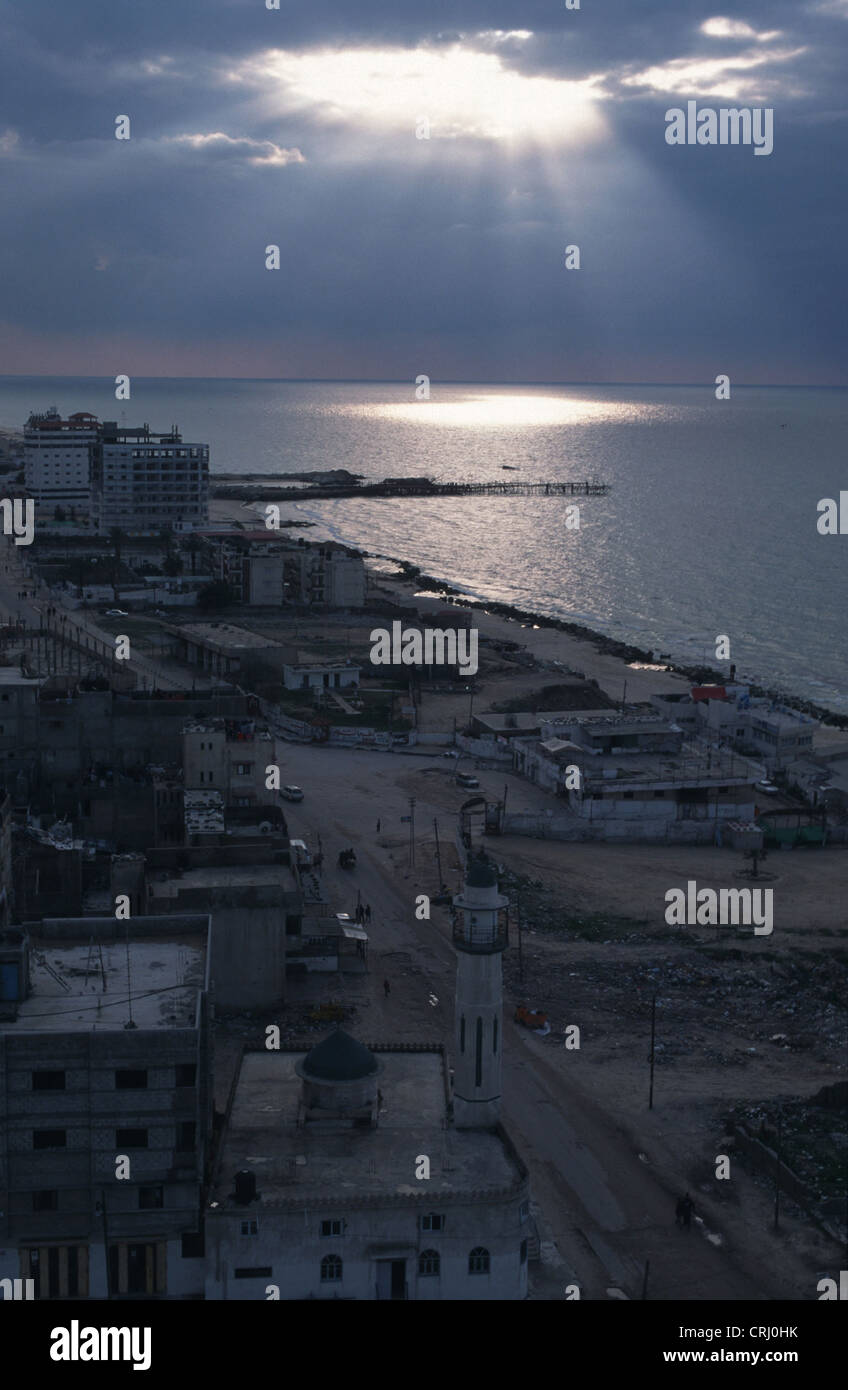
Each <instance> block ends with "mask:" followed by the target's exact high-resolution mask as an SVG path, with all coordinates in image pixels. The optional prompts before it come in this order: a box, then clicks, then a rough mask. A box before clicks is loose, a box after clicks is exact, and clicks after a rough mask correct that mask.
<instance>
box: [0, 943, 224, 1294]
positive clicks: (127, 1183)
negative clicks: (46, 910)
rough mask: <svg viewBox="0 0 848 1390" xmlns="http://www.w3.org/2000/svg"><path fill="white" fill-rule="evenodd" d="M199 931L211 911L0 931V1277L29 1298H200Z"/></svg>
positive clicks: (206, 1088) (203, 1020) (206, 1057)
mask: <svg viewBox="0 0 848 1390" xmlns="http://www.w3.org/2000/svg"><path fill="white" fill-rule="evenodd" d="M127 931H128V932H129V945H128V946H127V942H126V939H125V934H126V932H127ZM209 944H210V919H209V917H208V916H186V917H171V918H168V917H164V918H159V919H155V920H154V919H148V920H147V921H146V922H144V921H139V922H135V923H128V924H124V923H120V922H117V921H116V920H115V919H114V918H96V917H86V918H80V919H76V920H74V919H49V920H44V921H42V922H41V923H40V924H30V925H29V926H27V927H25V928H13V929H7V930H6V932H5V934H4V938H3V940H2V942H0V1278H3V1277H10V1278H24V1279H33V1280H34V1281H35V1292H36V1297H38V1298H51V1299H63V1298H68V1299H84V1298H101V1299H102V1298H113V1299H121V1298H133V1297H146V1298H157V1297H171V1298H179V1297H200V1296H202V1290H203V1268H204V1263H203V1246H202V1237H201V1227H200V1223H199V1218H200V1206H201V1192H202V1186H203V1180H204V1170H205V1167H206V1162H207V1144H208V1141H209V1136H210V1135H211V1132H212V1072H211V1051H210V1035H209ZM47 953H49V957H50V961H49V964H48V962H47V959H46V955H47Z"/></svg>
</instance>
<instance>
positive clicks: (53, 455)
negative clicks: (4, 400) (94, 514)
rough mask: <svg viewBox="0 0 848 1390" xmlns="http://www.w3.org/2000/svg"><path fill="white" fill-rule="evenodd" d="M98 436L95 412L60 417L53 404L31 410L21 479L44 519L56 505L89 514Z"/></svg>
mask: <svg viewBox="0 0 848 1390" xmlns="http://www.w3.org/2000/svg"><path fill="white" fill-rule="evenodd" d="M99 439H100V425H99V422H98V420H97V417H96V416H95V415H89V414H87V413H86V412H85V411H78V412H77V413H76V414H74V415H71V416H69V417H68V419H67V420H63V419H62V417H61V415H60V414H59V412H58V411H57V410H56V407H55V406H51V407H50V409H49V410H46V411H44V412H43V413H42V414H38V413H36V412H33V414H31V415H30V417H29V419H28V420H27V422H26V425H25V426H24V479H25V484H26V490H27V494H28V495H29V496H30V497H32V498H33V500H34V501H35V504H36V509H37V511H41V512H42V514H43V515H44V517H45V519H46V520H48V521H49V520H50V519H52V517H53V513H54V512H55V509H56V507H62V508H63V509H64V510H65V512H67V513H70V510H71V508H73V510H74V512H75V513H76V514H78V520H80V521H82V520H85V519H87V518H88V516H89V514H90V511H91V503H92V477H93V473H94V469H95V460H96V457H97V450H98V447H99Z"/></svg>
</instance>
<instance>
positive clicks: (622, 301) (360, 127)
mask: <svg viewBox="0 0 848 1390" xmlns="http://www.w3.org/2000/svg"><path fill="white" fill-rule="evenodd" d="M584 5H585V7H584V8H583V9H582V10H581V11H579V12H576V11H566V10H565V9H564V8H562V9H560V8H559V7H557V6H556V5H554V4H552V3H550V0H545V2H544V3H537V0H526V2H525V0H523V3H522V4H521V5H520V6H517V5H515V4H514V3H512V4H506V3H504V4H496V3H490V2H486V3H484V0H479V3H478V0H465V3H459V4H457V3H451V4H439V3H428V4H427V5H426V6H419V5H417V4H402V3H397V0H395V3H382V2H380V3H378V2H377V0H365V3H363V4H361V5H358V6H350V5H348V4H344V5H343V4H341V3H339V4H338V5H329V4H320V3H319V4H305V5H300V6H293V5H291V4H289V3H288V0H285V3H284V9H283V10H282V11H280V12H275V11H266V9H265V8H264V5H263V3H262V0H228V2H227V0H213V2H212V3H208V4H204V3H193V4H191V5H190V6H189V5H169V6H165V5H159V4H153V5H140V4H135V3H129V0H128V2H127V3H118V4H116V3H106V0H103V2H102V3H100V2H99V0H98V3H92V2H91V0H88V2H87V3H86V0H81V2H80V3H75V4H74V5H73V6H57V5H55V3H53V2H52V0H51V3H42V0H26V3H16V4H7V5H6V6H5V8H4V9H3V11H2V14H0V50H2V52H3V53H4V54H5V60H4V66H5V72H4V73H3V78H2V83H0V177H2V178H3V183H4V187H5V188H6V190H8V196H6V197H5V198H4V199H3V202H2V206H0V256H2V263H3V272H4V285H5V293H4V309H3V319H4V329H3V333H2V335H0V344H2V352H0V370H4V371H7V372H14V371H22V372H23V371H31V372H38V371H39V370H53V371H55V370H57V369H61V368H57V353H58V354H59V356H60V357H61V360H62V361H63V362H64V363H65V366H64V370H66V371H67V372H68V373H73V372H76V371H84V370H94V371H101V370H106V371H109V370H111V369H112V368H111V367H110V365H109V362H110V354H112V353H113V351H114V343H115V342H116V341H120V342H121V343H122V344H123V350H124V354H125V355H124V358H123V359H122V360H123V361H124V362H125V363H126V365H125V368H124V369H127V370H134V371H137V372H145V373H148V374H153V373H155V371H156V370H157V367H156V362H157V360H161V361H162V362H165V363H166V364H167V365H168V366H169V367H170V368H171V369H176V370H183V371H185V372H187V373H193V374H196V375H203V374H204V373H205V372H206V371H207V370H209V369H210V365H211V366H214V370H216V371H221V372H226V373H228V374H230V375H239V374H241V373H242V372H244V374H253V373H255V372H257V371H259V370H260V369H261V368H262V367H263V364H267V370H261V374H262V375H267V376H274V375H277V374H291V375H296V376H318V375H322V374H325V373H326V374H327V375H350V376H352V377H356V376H363V375H369V374H375V375H388V376H396V375H398V373H399V371H401V372H410V373H412V374H413V375H414V374H415V373H416V372H418V371H429V372H431V374H432V375H433V376H434V377H440V378H442V379H445V378H446V377H450V376H454V377H461V378H464V379H483V378H485V377H486V376H487V375H492V376H497V377H499V378H500V379H504V378H506V377H509V376H514V377H516V379H524V380H532V379H534V378H538V379H556V378H558V377H559V378H564V379H580V378H586V379H590V378H591V379H602V378H604V377H608V378H610V379H616V378H618V379H621V378H626V379H641V380H647V379H651V378H652V377H656V378H658V379H668V380H674V379H677V380H695V379H712V378H713V377H714V376H715V375H716V373H717V372H719V371H730V372H731V373H732V374H733V375H734V376H735V377H736V378H737V379H738V380H743V379H744V380H775V381H779V380H789V381H791V380H796V381H815V380H822V381H830V382H838V381H841V380H843V379H844V377H843V372H844V367H843V362H844V338H845V334H844V327H843V324H844V321H845V305H844V283H845V277H844V268H843V263H842V262H843V251H842V243H843V240H844V232H843V229H844V225H845V212H846V206H845V204H846V192H845V180H844V177H843V176H842V171H843V169H844V166H845V154H846V151H845V129H846V123H845V106H844V97H843V87H844V79H843V76H842V74H843V72H844V60H845V43H846V37H848V22H846V19H848V15H846V13H845V12H844V11H846V10H848V6H846V7H843V10H840V9H838V8H836V7H834V8H831V9H822V8H820V7H819V8H817V7H816V6H815V5H808V6H806V7H803V6H801V7H799V6H798V5H795V4H788V3H780V0H778V3H776V4H774V3H769V4H765V3H758V4H753V5H750V6H746V7H745V9H744V13H742V12H736V11H734V13H733V14H732V16H730V17H731V18H732V19H733V20H734V21H735V22H736V23H740V22H744V23H745V24H747V25H749V26H750V28H751V30H753V31H754V33H753V35H750V34H745V33H741V32H740V33H729V34H727V35H726V36H722V35H720V34H713V35H711V34H705V33H703V32H702V31H701V26H702V24H703V23H704V21H705V20H707V19H711V18H715V17H717V16H721V15H722V13H723V7H722V6H721V5H720V4H718V3H717V4H716V7H715V9H712V8H710V7H705V6H704V5H703V4H702V3H684V4H681V3H679V0H640V3H639V4H638V5H634V4H633V0H611V3H607V4H605V5H603V6H598V5H596V4H593V3H590V0H584ZM515 30H521V31H531V32H532V37H531V38H529V39H522V38H516V37H512V38H510V37H508V36H507V35H508V34H509V33H510V32H511V31H515ZM497 31H503V32H502V33H498V32H497ZM773 31H780V32H779V36H777V37H775V38H771V39H765V40H763V39H758V38H757V37H756V36H757V35H762V34H764V33H771V32H773ZM458 36H461V37H462V43H463V46H464V48H465V49H472V48H473V49H477V50H478V51H480V52H481V53H486V54H493V53H496V54H498V56H499V57H500V60H501V62H502V63H503V64H504V65H505V66H506V67H508V68H509V69H511V70H513V71H515V72H516V73H519V74H522V75H523V76H525V77H528V78H529V77H533V76H538V77H545V78H550V79H561V80H567V81H582V80H584V79H586V78H588V77H597V78H598V79H599V80H600V81H601V84H602V90H603V92H604V94H605V95H604V100H603V101H602V102H600V103H599V105H600V110H601V115H602V119H603V121H604V125H605V130H604V134H603V136H602V138H600V139H597V140H594V139H588V138H585V139H584V138H582V137H578V138H577V139H576V140H575V139H574V132H569V131H567V130H564V131H562V132H561V133H560V132H557V131H552V132H549V137H550V138H548V139H546V140H542V141H540V142H538V143H536V144H533V145H529V146H526V147H524V148H522V149H515V148H513V147H511V146H509V145H508V144H504V143H502V142H500V141H498V140H492V139H487V138H479V137H477V138H475V137H470V136H468V135H465V134H462V133H461V132H460V133H459V134H458V135H457V138H455V139H445V138H433V139H432V140H430V141H429V142H425V141H416V140H415V139H414V135H413V129H412V126H413V123H414V120H415V118H416V115H417V112H415V111H414V110H412V109H411V110H410V124H409V126H408V127H405V126H404V125H403V124H401V126H397V125H390V126H387V127H386V128H384V129H382V130H378V129H375V128H374V127H373V126H372V124H371V123H370V120H369V119H368V118H367V117H368V113H367V111H366V113H365V115H364V116H363V118H362V119H361V120H360V119H359V118H358V117H357V116H356V115H355V114H354V115H351V113H350V111H349V110H347V109H344V101H343V98H344V93H343V91H342V90H341V88H340V87H337V88H336V90H335V91H329V92H328V93H326V94H325V95H326V97H327V101H330V100H337V101H339V102H341V104H342V108H343V109H342V110H341V111H336V112H335V114H334V113H333V112H332V111H330V110H329V109H328V106H327V102H324V104H323V105H322V106H319V105H318V104H316V103H315V102H314V101H310V100H307V99H306V98H304V97H302V96H301V98H299V99H298V100H294V99H293V98H292V96H291V93H290V92H289V91H288V90H287V88H286V86H285V84H284V83H282V82H280V81H277V80H274V79H272V78H269V77H268V76H267V75H266V76H264V77H260V76H259V75H258V74H257V68H256V64H258V63H261V61H262V60H263V54H265V53H266V52H267V50H268V49H269V48H271V47H275V46H277V47H281V48H285V49H286V50H287V51H288V52H299V53H301V54H310V53H312V52H314V51H315V50H317V49H319V48H324V47H328V48H334V47H342V48H344V49H346V50H348V51H349V50H351V49H354V48H356V47H367V48H369V49H380V48H382V47H387V46H396V45H402V46H407V47H410V48H411V47H414V46H415V45H416V44H418V43H426V44H428V45H431V46H432V48H433V49H434V51H442V52H443V51H445V50H446V49H448V48H449V47H450V46H451V45H452V44H454V43H456V42H457V37H458ZM781 54H783V55H791V56H788V57H784V58H781V57H780V55H781ZM761 55H771V56H769V57H768V61H767V62H766V63H764V64H763V65H761V66H760V65H758V66H744V65H745V64H748V63H750V62H751V61H752V60H753V59H758V58H759V57H760V56H761ZM716 59H726V60H730V61H731V63H732V62H735V61H741V63H742V64H743V66H741V67H733V66H726V67H723V68H722V69H720V70H714V69H712V68H704V67H703V66H702V65H703V64H704V63H712V62H713V61H714V60H716ZM683 60H686V62H687V64H693V65H695V66H691V67H687V69H686V76H685V77H684V78H683V79H682V80H683V81H684V82H687V83H689V84H690V86H689V89H684V90H674V88H675V86H676V85H677V84H678V74H679V71H680V68H679V65H680V63H681V62H682V61H683ZM234 76H240V78H241V79H242V80H233V79H234ZM635 78H639V79H640V80H639V81H638V82H634V79H635ZM734 80H736V81H738V83H739V84H740V87H739V93H738V95H736V96H734V97H733V98H732V99H730V98H727V97H725V96H722V95H716V96H710V95H708V94H707V95H702V94H700V92H701V86H699V85H698V84H701V85H702V86H703V88H704V90H705V91H707V92H708V90H709V88H710V85H711V84H714V85H715V87H716V89H717V91H719V93H720V92H721V89H722V85H723V84H727V83H732V82H733V81H734ZM693 87H695V88H697V91H696V90H693V89H692V88H693ZM759 88H762V89H763V91H764V92H765V93H766V95H767V99H768V103H769V104H770V105H773V106H774V110H775V149H774V153H773V154H772V155H771V156H769V157H768V158H758V157H755V156H754V154H753V151H752V150H751V149H750V148H737V149H728V148H721V149H716V148H690V147H683V148H673V147H670V146H668V145H667V144H666V143H665V140H664V113H665V111H666V109H667V108H668V107H670V106H677V105H685V101H686V98H687V96H692V95H698V100H699V104H700V105H702V106H703V105H712V106H720V105H737V106H740V105H746V104H753V102H754V97H756V95H757V92H758V90H759ZM524 90H525V89H523V88H522V89H521V91H522V93H523V92H524ZM750 94H753V96H751V95H750ZM520 99H523V97H522V98H520ZM124 113H126V114H128V115H129V116H130V118H131V122H132V139H131V140H129V141H117V140H115V139H114V138H113V130H114V121H115V117H116V115H118V114H124ZM4 132H5V134H4ZM440 133H441V134H444V133H445V132H436V134H440ZM269 243H275V244H278V245H279V246H280V252H281V262H282V268H281V270H280V271H279V272H269V271H267V270H266V269H265V267H264V251H265V247H266V245H268V244H269ZM567 243H578V244H579V245H580V247H581V253H582V269H581V270H580V271H579V272H566V271H565V270H564V269H563V266H562V260H563V250H564V247H565V245H566V244H567ZM114 370H118V368H114Z"/></svg>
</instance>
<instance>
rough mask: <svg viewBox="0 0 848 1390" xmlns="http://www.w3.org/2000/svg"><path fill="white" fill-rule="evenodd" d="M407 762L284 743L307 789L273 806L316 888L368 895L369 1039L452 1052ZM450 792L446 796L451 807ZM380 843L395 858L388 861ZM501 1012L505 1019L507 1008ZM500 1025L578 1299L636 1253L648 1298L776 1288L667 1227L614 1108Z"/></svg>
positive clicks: (635, 1267) (444, 966) (446, 956)
mask: <svg viewBox="0 0 848 1390" xmlns="http://www.w3.org/2000/svg"><path fill="white" fill-rule="evenodd" d="M435 761H436V760H435V759H434V762H435ZM445 764H446V760H445ZM414 766H418V767H419V768H420V767H421V766H422V764H421V763H420V762H419V760H418V759H415V760H413V759H411V758H404V757H403V755H401V754H395V755H390V754H383V755H380V754H374V753H367V752H364V751H363V752H360V751H354V750H336V749H328V748H315V747H309V746H304V745H300V744H297V745H296V744H287V745H285V756H284V769H283V779H284V780H285V781H293V782H296V783H298V784H299V785H300V786H302V787H303V788H304V789H305V793H306V795H305V799H304V801H303V802H301V803H298V804H297V805H296V806H289V805H287V806H286V808H285V811H286V816H287V818H288V821H289V829H290V833H291V834H292V835H304V836H305V837H306V838H307V839H308V840H311V841H312V843H314V842H315V837H316V835H317V833H318V832H320V833H321V836H322V840H323V849H324V863H325V866H326V870H325V873H324V880H323V881H324V888H325V892H326V893H327V894H328V895H329V896H330V897H331V899H332V909H333V910H334V911H337V910H346V911H352V910H353V907H354V906H355V902H356V891H357V889H359V891H360V892H361V894H362V899H363V902H366V901H367V902H370V903H371V906H372V911H373V922H372V927H371V932H370V934H371V945H370V957H369V966H370V974H369V975H368V976H366V977H364V979H363V977H355V978H356V979H357V981H358V983H357V985H355V986H353V988H354V989H361V990H364V991H369V987H370V993H369V1000H368V1010H367V1018H368V1022H369V1024H370V1029H369V1031H370V1033H371V1036H372V1038H373V1039H376V1038H377V1037H386V1036H393V1037H397V1038H401V1039H407V1038H411V1037H427V1036H433V1034H434V1032H435V1031H436V1030H437V1029H438V1031H439V1033H440V1035H441V1036H442V1037H443V1038H444V1039H445V1040H446V1041H447V1042H448V1046H449V1048H451V1049H452V1047H453V1027H452V1017H453V995H454V975H455V969H456V965H455V955H454V951H453V947H452V945H451V943H450V941H449V940H448V937H447V931H448V922H447V913H446V912H445V910H443V909H438V908H435V909H433V912H434V920H433V921H432V922H419V921H417V920H416V918H415V913H414V898H415V894H416V893H417V892H428V891H429V892H433V891H434V888H435V884H434V883H433V882H430V881H427V875H426V874H424V873H423V872H422V871H421V870H419V871H418V874H417V873H416V871H415V870H410V869H409V868H408V866H407V863H406V857H405V852H404V843H405V836H406V833H407V830H408V827H407V826H406V825H403V824H401V821H400V817H401V816H402V815H405V814H407V805H406V796H407V788H406V787H397V786H395V785H394V782H395V778H396V777H397V775H398V773H399V771H401V772H402V773H403V774H407V773H409V774H411V773H412V770H413V767H414ZM428 776H429V777H430V778H433V777H436V778H438V777H439V776H440V774H439V773H438V772H436V773H430V774H428V775H426V776H422V777H421V778H420V783H421V791H420V794H418V793H416V795H417V796H418V800H417V805H416V823H417V825H418V826H419V827H420V828H421V829H422V830H423V829H424V828H425V827H426V830H427V833H428V835H429V832H430V828H431V826H432V820H433V817H434V816H435V815H438V816H439V823H440V831H441V832H442V833H443V834H444V836H445V838H446V839H447V838H449V837H450V835H451V833H452V826H451V825H450V823H449V818H448V817H446V815H445V812H444V808H441V809H439V808H438V807H436V806H434V805H431V804H429V803H428V801H427V790H426V789H427V779H428ZM431 785H432V783H431ZM459 800H460V797H459V796H457V804H458V803H459ZM378 815H379V817H380V820H381V834H380V835H379V836H378V835H377V834H376V818H377V816H378ZM346 845H353V846H354V848H355V849H356V852H357V856H358V863H357V867H356V870H355V872H354V873H353V874H348V873H346V872H345V871H344V870H341V869H339V868H338V867H337V857H338V852H339V850H340V849H341V848H343V847H344V846H346ZM392 848H393V850H394V856H395V859H394V863H393V862H392V861H391V860H390V859H389V851H390V849H392ZM422 859H423V856H419V863H421V862H422ZM419 874H420V881H419ZM436 919H440V920H438V921H437V920H436ZM384 975H387V976H388V977H389V978H390V980H391V985H392V989H391V994H390V996H389V998H388V999H387V1000H386V999H384V998H383V996H382V989H381V984H382V980H383V977H384ZM431 992H432V993H433V994H434V995H435V996H436V997H437V998H438V1000H439V1005H438V1008H437V1009H435V1010H432V1009H429V1008H428V996H429V995H430V993H431ZM506 1014H507V1018H508V1017H509V1010H508V1009H507V1010H506ZM372 1020H373V1022H372ZM504 1031H505V1068H504V1110H503V1114H504V1120H505V1122H506V1124H507V1126H508V1128H509V1130H510V1133H511V1134H512V1136H513V1139H514V1141H515V1142H516V1145H517V1147H518V1149H519V1151H520V1152H521V1153H522V1155H523V1157H524V1158H525V1161H526V1162H527V1164H528V1167H529V1168H530V1172H531V1178H532V1184H533V1192H534V1196H535V1198H536V1200H537V1201H539V1202H540V1203H541V1206H542V1209H543V1212H544V1216H545V1219H546V1221H547V1223H548V1225H549V1227H550V1228H551V1230H552V1232H553V1235H554V1238H555V1240H556V1243H557V1246H558V1249H559V1252H560V1255H561V1256H562V1258H563V1260H564V1262H565V1266H566V1269H565V1271H564V1272H563V1283H566V1282H570V1276H569V1275H568V1270H569V1269H573V1270H574V1272H575V1277H576V1282H577V1283H578V1284H579V1285H580V1287H581V1291H582V1295H581V1296H582V1297H584V1298H593V1299H597V1298H601V1299H602V1298H605V1297H607V1296H608V1295H607V1290H608V1289H609V1288H611V1287H618V1288H622V1289H624V1290H625V1292H626V1293H627V1294H628V1295H629V1296H630V1297H636V1298H638V1297H639V1296H640V1293H641V1287H642V1278H643V1273H644V1266H645V1260H646V1259H647V1260H650V1277H649V1297H651V1298H653V1299H667V1300H672V1299H693V1300H695V1299H697V1300H703V1299H717V1300H756V1299H762V1298H766V1297H770V1296H771V1297H776V1296H779V1293H780V1290H779V1289H776V1288H774V1287H772V1286H771V1278H772V1275H774V1276H775V1277H778V1276H779V1271H769V1272H768V1273H765V1272H764V1273H763V1274H762V1276H761V1277H760V1276H759V1275H758V1274H757V1273H756V1272H755V1273H754V1274H753V1275H749V1274H747V1273H745V1272H743V1271H742V1270H741V1269H740V1268H739V1267H738V1265H737V1264H736V1263H735V1261H734V1259H733V1258H731V1256H730V1254H729V1253H728V1250H727V1249H726V1248H717V1246H715V1245H714V1244H712V1243H711V1241H710V1240H709V1239H708V1238H707V1233H706V1232H705V1231H703V1230H702V1229H700V1228H698V1227H693V1228H692V1229H691V1230H690V1231H688V1232H687V1231H681V1230H678V1229H677V1228H676V1226H675V1224H674V1203H675V1196H676V1195H677V1194H675V1193H673V1192H671V1191H669V1190H667V1188H666V1187H665V1186H664V1185H663V1183H662V1181H661V1180H660V1179H659V1177H658V1175H657V1174H656V1172H654V1171H653V1170H652V1169H651V1167H650V1166H649V1165H646V1164H645V1162H644V1161H642V1160H640V1158H639V1156H638V1154H637V1152H636V1146H635V1145H634V1144H633V1142H632V1141H631V1140H630V1139H629V1138H628V1135H627V1134H626V1133H625V1132H624V1131H623V1130H622V1129H621V1128H620V1127H619V1126H618V1124H617V1122H616V1119H615V1117H614V1116H611V1115H609V1114H607V1113H606V1112H605V1111H604V1109H603V1106H602V1103H601V1102H599V1100H598V1099H597V1098H595V1097H592V1096H589V1095H587V1094H586V1093H585V1091H584V1090H583V1089H582V1088H581V1086H580V1085H579V1083H578V1080H577V1070H576V1069H575V1074H574V1079H572V1080H570V1079H569V1077H568V1073H567V1072H565V1073H563V1072H561V1071H560V1070H559V1069H558V1068H555V1067H553V1066H551V1065H550V1062H549V1060H548V1057H547V1056H546V1055H545V1054H546V1052H547V1053H548V1056H549V1055H550V1054H549V1049H548V1048H546V1046H545V1045H544V1044H542V1043H541V1042H540V1041H539V1040H538V1039H536V1038H535V1037H534V1036H533V1035H532V1034H529V1033H526V1032H525V1031H524V1030H523V1029H520V1028H518V1027H517V1026H516V1025H515V1024H513V1023H512V1022H511V1021H507V1023H506V1025H505V1030H504ZM672 1127H673V1117H672V1118H670V1119H669V1126H668V1128H669V1130H671V1128H672ZM696 1195H697V1194H696ZM716 1234H718V1235H719V1238H721V1236H720V1233H713V1238H715V1235H716Z"/></svg>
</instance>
